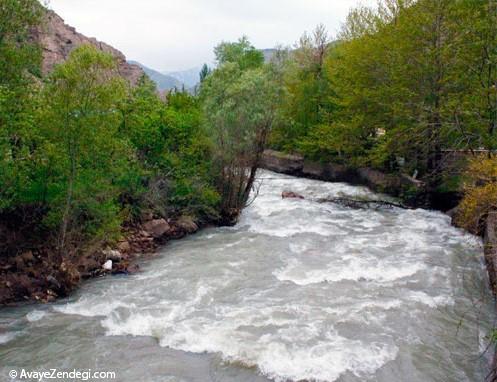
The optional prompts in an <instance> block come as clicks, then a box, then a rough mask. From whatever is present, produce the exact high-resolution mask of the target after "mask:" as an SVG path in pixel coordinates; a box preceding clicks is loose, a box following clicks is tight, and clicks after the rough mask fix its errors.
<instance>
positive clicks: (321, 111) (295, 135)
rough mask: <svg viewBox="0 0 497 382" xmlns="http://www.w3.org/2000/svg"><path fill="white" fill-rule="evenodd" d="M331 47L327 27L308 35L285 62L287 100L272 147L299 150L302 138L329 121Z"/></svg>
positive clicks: (320, 26)
mask: <svg viewBox="0 0 497 382" xmlns="http://www.w3.org/2000/svg"><path fill="white" fill-rule="evenodd" d="M329 48H330V41H329V36H328V33H327V31H326V29H325V27H324V26H323V25H319V26H317V27H316V29H315V30H314V32H313V33H312V35H309V34H307V33H304V35H303V36H302V37H301V38H300V40H299V43H298V44H297V46H296V48H295V49H294V50H293V51H292V52H291V53H290V54H289V55H288V57H287V59H286V61H285V66H286V67H285V76H284V83H285V88H286V93H285V97H284V98H283V99H282V106H281V111H282V113H281V115H280V122H279V123H277V124H276V126H275V128H274V130H273V132H272V136H271V140H270V142H271V145H272V146H274V147H276V148H280V149H284V150H287V151H296V150H299V145H300V142H301V140H302V139H304V138H305V137H306V135H307V134H308V133H309V132H310V131H311V130H312V129H313V128H315V127H316V128H317V126H319V125H320V124H323V123H325V121H328V120H329V116H330V112H331V111H332V109H333V105H332V103H331V102H330V101H331V99H330V88H329V81H328V78H327V73H326V72H325V70H324V69H325V66H324V64H325V59H326V56H327V54H328V51H329Z"/></svg>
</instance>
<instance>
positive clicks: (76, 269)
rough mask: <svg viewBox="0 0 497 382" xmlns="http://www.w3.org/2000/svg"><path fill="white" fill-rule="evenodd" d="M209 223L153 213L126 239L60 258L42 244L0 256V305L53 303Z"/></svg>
mask: <svg viewBox="0 0 497 382" xmlns="http://www.w3.org/2000/svg"><path fill="white" fill-rule="evenodd" d="M205 225H207V224H206V223H201V222H198V221H195V219H193V218H192V217H190V216H186V215H183V216H180V217H178V218H175V219H168V220H166V219H163V218H158V217H154V216H153V215H152V214H146V215H145V216H143V218H142V221H141V222H140V223H136V224H134V225H130V226H128V227H126V228H125V229H124V233H123V239H122V240H121V241H119V242H118V243H116V244H115V245H112V246H105V247H103V248H98V249H94V250H88V251H86V253H83V254H81V253H79V254H74V255H72V256H66V257H64V259H62V260H61V258H60V256H58V255H57V254H56V251H55V249H54V248H52V247H47V246H37V247H34V248H32V249H30V250H26V251H24V252H23V253H21V254H19V255H17V256H9V257H2V258H0V305H10V304H15V303H18V302H22V301H24V302H51V301H54V300H55V299H56V298H58V297H65V296H67V295H68V294H69V293H70V292H72V291H73V290H74V289H75V288H77V287H78V285H79V284H80V283H81V281H82V280H85V279H89V278H92V277H100V276H105V275H111V274H132V273H135V272H137V271H138V270H139V266H138V264H136V260H137V259H138V258H140V257H141V256H143V255H145V254H149V253H153V252H155V251H156V249H157V247H158V246H160V245H163V244H165V243H166V242H167V241H169V240H175V239H180V238H182V237H184V236H186V235H188V234H192V233H195V232H196V231H198V230H199V228H200V227H202V226H205Z"/></svg>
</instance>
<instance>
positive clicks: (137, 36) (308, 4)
mask: <svg viewBox="0 0 497 382" xmlns="http://www.w3.org/2000/svg"><path fill="white" fill-rule="evenodd" d="M371 1H373V0H362V1H361V0H245V1H243V0H139V1H138V0H50V2H49V6H50V8H52V9H53V10H54V11H56V12H57V13H58V14H59V15H60V16H61V17H62V18H63V19H64V20H65V21H66V23H68V24H70V25H72V26H74V27H76V29H77V30H78V31H79V32H81V33H83V34H85V35H87V36H89V37H96V38H97V39H99V40H101V41H104V42H106V43H108V44H110V45H112V46H114V47H115V48H117V49H119V50H121V51H122V52H123V53H124V54H125V55H126V57H127V58H128V59H130V60H136V61H139V62H141V63H143V64H145V65H147V66H149V67H151V68H153V69H156V70H159V71H172V70H184V69H189V68H191V67H195V66H199V65H201V64H203V63H204V62H207V63H209V64H210V63H212V61H213V54H212V49H213V47H214V46H215V45H216V44H218V43H219V42H221V41H223V40H224V41H234V40H236V39H238V37H240V36H242V35H246V36H248V37H249V39H250V41H251V42H252V44H253V45H255V46H256V47H257V48H272V47H274V46H276V45H277V44H283V45H293V44H294V43H295V42H296V41H297V40H298V38H299V37H300V35H301V34H302V33H303V32H304V31H312V29H314V27H315V26H316V25H317V24H319V23H323V24H325V25H326V27H327V28H328V30H329V32H330V33H331V34H335V33H336V32H337V31H338V29H339V28H340V24H341V22H343V21H344V20H345V17H346V15H347V13H348V11H349V9H350V8H351V7H353V6H354V5H357V4H359V3H362V4H365V3H366V4H367V3H369V2H371Z"/></svg>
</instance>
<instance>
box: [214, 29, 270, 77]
mask: <svg viewBox="0 0 497 382" xmlns="http://www.w3.org/2000/svg"><path fill="white" fill-rule="evenodd" d="M214 54H215V55H216V61H217V63H218V65H219V66H222V65H224V64H227V63H232V64H236V65H237V66H238V68H239V69H240V70H241V71H245V70H248V69H256V68H259V67H261V66H262V64H263V63H264V55H263V54H262V52H261V51H259V50H257V49H255V48H254V47H253V46H252V44H250V41H249V40H248V38H247V37H245V36H244V37H241V38H240V39H239V40H238V42H222V43H221V44H219V45H218V46H216V47H215V48H214Z"/></svg>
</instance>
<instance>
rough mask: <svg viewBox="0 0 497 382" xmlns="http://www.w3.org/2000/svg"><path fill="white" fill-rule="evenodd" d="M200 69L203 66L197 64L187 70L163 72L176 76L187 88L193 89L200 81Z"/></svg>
mask: <svg viewBox="0 0 497 382" xmlns="http://www.w3.org/2000/svg"><path fill="white" fill-rule="evenodd" d="M200 70H202V67H201V66H196V67H194V68H190V69H186V70H179V71H174V72H163V74H164V75H166V76H170V77H174V78H176V79H177V80H178V81H180V82H182V83H184V84H185V86H186V87H187V88H190V89H191V88H194V87H195V86H196V85H197V84H198V83H199V82H200Z"/></svg>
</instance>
